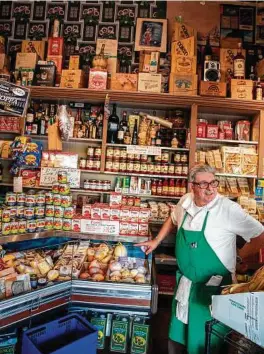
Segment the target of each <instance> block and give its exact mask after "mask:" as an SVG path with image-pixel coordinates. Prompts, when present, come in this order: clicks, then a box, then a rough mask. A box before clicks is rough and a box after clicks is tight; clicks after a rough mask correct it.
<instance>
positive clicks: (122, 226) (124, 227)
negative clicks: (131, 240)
mask: <svg viewBox="0 0 264 354" xmlns="http://www.w3.org/2000/svg"><path fill="white" fill-rule="evenodd" d="M119 234H120V235H128V234H129V222H126V221H120V223H119Z"/></svg>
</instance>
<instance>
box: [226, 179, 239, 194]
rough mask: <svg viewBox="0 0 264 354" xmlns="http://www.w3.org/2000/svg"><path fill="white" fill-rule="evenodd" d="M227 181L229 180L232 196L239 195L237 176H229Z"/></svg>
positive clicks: (229, 189) (228, 184)
mask: <svg viewBox="0 0 264 354" xmlns="http://www.w3.org/2000/svg"><path fill="white" fill-rule="evenodd" d="M226 181H227V186H228V191H229V193H230V194H231V195H232V196H234V197H237V196H238V195H239V190H238V186H237V180H236V178H227V179H226Z"/></svg>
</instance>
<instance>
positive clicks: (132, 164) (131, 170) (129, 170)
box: [127, 161, 134, 173]
mask: <svg viewBox="0 0 264 354" xmlns="http://www.w3.org/2000/svg"><path fill="white" fill-rule="evenodd" d="M133 170H134V163H133V162H132V161H129V162H128V163H127V172H131V173H132V172H133Z"/></svg>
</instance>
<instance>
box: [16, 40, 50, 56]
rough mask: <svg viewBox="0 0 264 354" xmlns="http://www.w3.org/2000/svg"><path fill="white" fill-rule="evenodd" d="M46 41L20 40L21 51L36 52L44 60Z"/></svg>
mask: <svg viewBox="0 0 264 354" xmlns="http://www.w3.org/2000/svg"><path fill="white" fill-rule="evenodd" d="M45 46H46V41H44V40H43V41H28V40H24V41H22V48H21V52H22V53H37V54H38V56H39V57H40V59H42V60H44V57H45Z"/></svg>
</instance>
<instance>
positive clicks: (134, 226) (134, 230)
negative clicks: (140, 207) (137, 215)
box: [128, 222, 138, 236]
mask: <svg viewBox="0 0 264 354" xmlns="http://www.w3.org/2000/svg"><path fill="white" fill-rule="evenodd" d="M128 233H129V235H133V236H136V235H137V234H138V223H137V222H130V223H129V230H128Z"/></svg>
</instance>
